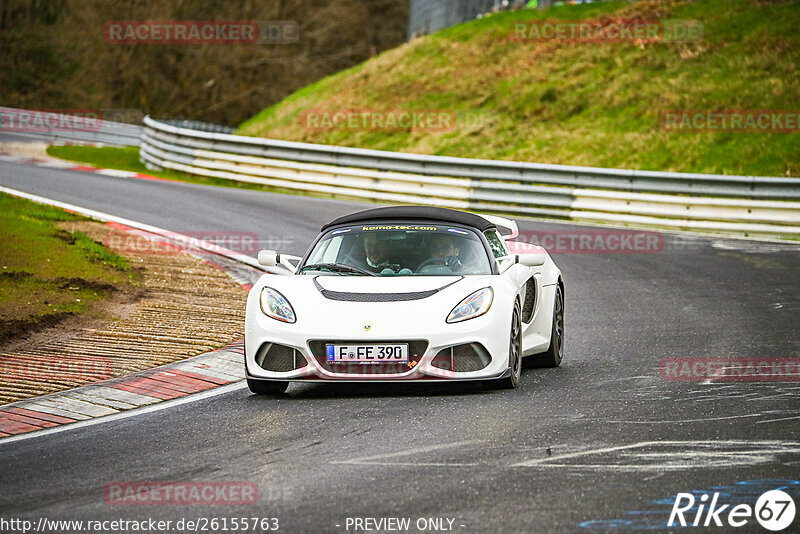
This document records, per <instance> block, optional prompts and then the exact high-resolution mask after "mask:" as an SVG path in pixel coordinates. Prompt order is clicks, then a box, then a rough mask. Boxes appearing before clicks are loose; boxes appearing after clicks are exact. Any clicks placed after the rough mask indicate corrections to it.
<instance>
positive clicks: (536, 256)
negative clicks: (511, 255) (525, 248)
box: [517, 252, 547, 267]
mask: <svg viewBox="0 0 800 534" xmlns="http://www.w3.org/2000/svg"><path fill="white" fill-rule="evenodd" d="M546 259H547V255H546V254H545V253H544V252H532V253H530V254H519V255H518V256H517V261H518V262H519V263H521V264H522V265H524V266H525V267H539V266H541V265H544V262H545V260H546Z"/></svg>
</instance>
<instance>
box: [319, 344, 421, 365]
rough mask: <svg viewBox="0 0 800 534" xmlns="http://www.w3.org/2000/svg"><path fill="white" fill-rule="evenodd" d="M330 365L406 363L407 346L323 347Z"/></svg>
mask: <svg viewBox="0 0 800 534" xmlns="http://www.w3.org/2000/svg"><path fill="white" fill-rule="evenodd" d="M325 348H326V350H327V354H328V361H329V362H331V363H386V362H396V363H408V344H405V343H396V344H391V345H384V344H381V345H325Z"/></svg>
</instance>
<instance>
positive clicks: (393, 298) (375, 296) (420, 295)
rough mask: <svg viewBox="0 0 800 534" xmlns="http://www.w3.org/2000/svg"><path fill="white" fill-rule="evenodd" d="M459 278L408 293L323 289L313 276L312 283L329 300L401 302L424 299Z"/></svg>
mask: <svg viewBox="0 0 800 534" xmlns="http://www.w3.org/2000/svg"><path fill="white" fill-rule="evenodd" d="M460 280H461V278H459V279H458V280H456V281H455V282H451V283H449V284H447V285H446V286H442V287H440V288H439V289H429V290H427V291H412V292H410V293H347V292H343V291H331V290H330V289H325V288H324V287H322V286H321V285H320V283H319V282H317V279H316V278H314V285H315V286H316V288H317V289H318V290H319V292H320V293H322V296H323V297H325V298H326V299H329V300H341V301H346V302H401V301H408V300H421V299H426V298H428V297H430V296H433V295H435V294H436V293H438V292H439V291H441V290H442V289H445V288H448V287H450V286H452V285H453V284H455V283H456V282H459V281H460Z"/></svg>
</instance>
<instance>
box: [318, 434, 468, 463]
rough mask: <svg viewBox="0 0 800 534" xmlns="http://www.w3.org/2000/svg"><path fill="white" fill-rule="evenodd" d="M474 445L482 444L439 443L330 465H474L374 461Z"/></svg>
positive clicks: (461, 442)
mask: <svg viewBox="0 0 800 534" xmlns="http://www.w3.org/2000/svg"><path fill="white" fill-rule="evenodd" d="M476 443H483V441H481V440H470V441H457V442H455V443H441V444H439V445H428V446H426V447H416V448H414V449H404V450H402V451H397V452H390V453H387V454H376V455H375V456H362V457H359V458H351V459H350V460H337V461H333V462H331V463H332V464H350V465H443V466H458V465H476V464H458V463H452V464H451V463H427V464H425V463H417V462H413V461H411V462H379V461H376V460H383V459H386V458H397V457H398V456H411V455H414V454H424V453H426V452H433V451H439V450H442V449H452V448H453V447H460V446H462V445H474V444H476Z"/></svg>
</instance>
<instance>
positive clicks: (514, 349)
mask: <svg viewBox="0 0 800 534" xmlns="http://www.w3.org/2000/svg"><path fill="white" fill-rule="evenodd" d="M508 366H509V368H510V369H511V375H509V376H507V377H505V378H501V379H499V380H488V381H487V382H484V385H485V386H486V387H487V388H489V389H516V387H517V385H518V384H519V377H520V374H521V373H522V316H521V313H520V309H519V302H516V303H515V304H514V313H513V314H512V315H511V332H510V335H509V342H508Z"/></svg>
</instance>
